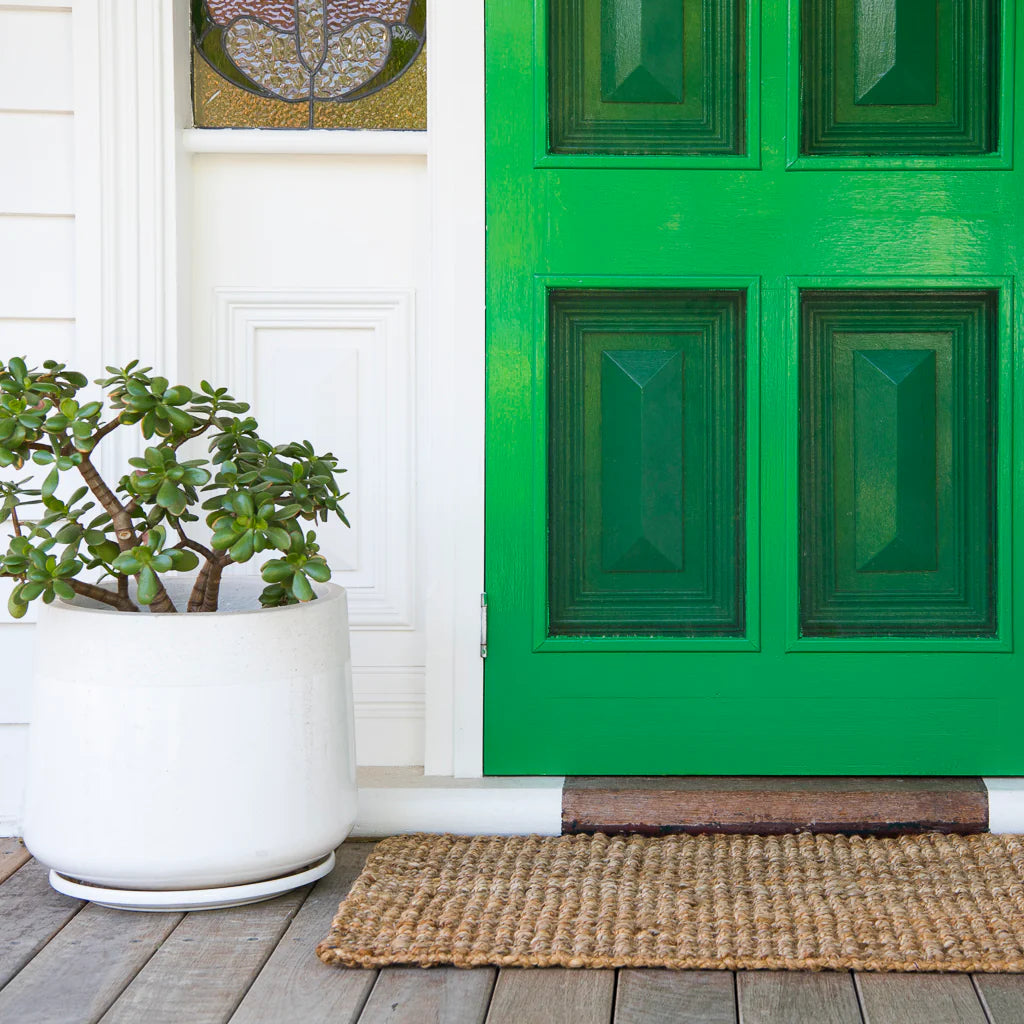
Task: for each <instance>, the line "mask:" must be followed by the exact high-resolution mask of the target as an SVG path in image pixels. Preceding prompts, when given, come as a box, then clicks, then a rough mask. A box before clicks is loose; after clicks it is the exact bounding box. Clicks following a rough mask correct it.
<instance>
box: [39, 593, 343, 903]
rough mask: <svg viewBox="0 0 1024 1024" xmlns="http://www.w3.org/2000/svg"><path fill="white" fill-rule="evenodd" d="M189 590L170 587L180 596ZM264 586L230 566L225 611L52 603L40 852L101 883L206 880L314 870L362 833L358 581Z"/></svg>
mask: <svg viewBox="0 0 1024 1024" xmlns="http://www.w3.org/2000/svg"><path fill="white" fill-rule="evenodd" d="M187 586H188V581H184V580H183V581H180V582H178V583H177V585H176V586H175V584H174V583H172V584H171V585H170V586H169V587H168V590H169V591H171V596H172V598H174V599H175V603H176V604H177V605H178V607H179V608H180V607H183V606H184V602H185V597H184V594H185V593H187ZM263 586H264V584H263V583H262V582H260V581H259V580H249V579H244V578H234V579H227V578H226V579H225V580H224V583H223V586H222V591H221V602H220V607H221V610H220V611H218V612H215V613H207V614H202V613H192V614H177V615H157V614H151V613H148V612H142V613H139V614H133V613H124V612H116V611H112V610H107V609H104V608H103V607H102V606H100V605H96V604H92V603H91V602H78V601H76V602H74V603H67V602H55V603H54V604H53V605H51V606H49V607H43V608H42V609H41V611H40V615H39V625H38V627H37V633H36V673H35V693H34V698H33V711H32V726H31V731H30V742H29V780H28V791H27V796H26V810H25V843H26V845H27V846H28V848H29V850H30V851H31V852H32V854H33V855H34V856H35V857H36V858H37V859H38V860H40V861H42V863H44V864H46V865H48V866H49V867H50V868H52V869H54V870H55V871H57V872H59V873H60V874H61V875H64V876H67V877H68V878H71V879H77V880H80V881H83V882H85V883H88V884H89V885H93V886H103V887H108V888H111V889H119V890H121V889H123V890H203V889H212V888H214V887H225V886H228V887H230V886H237V885H242V884H245V883H253V882H258V881H261V880H267V879H270V880H273V879H279V878H280V877H281V876H287V875H289V874H290V873H294V872H298V871H301V870H302V869H303V868H308V866H309V865H311V864H314V863H316V862H318V861H322V860H323V859H324V858H325V856H327V855H328V854H329V853H330V851H332V850H333V849H334V848H335V847H336V846H337V845H338V844H339V843H340V842H341V841H342V840H343V839H344V838H345V837H346V836H347V835H348V833H349V831H350V829H351V827H352V824H353V822H354V820H355V814H356V780H355V742H354V735H353V720H352V683H351V661H350V655H349V638H348V615H347V607H346V600H345V592H344V590H342V589H341V588H340V587H336V586H330V585H329V586H326V587H322V588H318V592H319V594H320V596H319V599H318V600H316V601H312V602H310V603H308V604H304V605H295V606H290V607H287V608H275V609H260V608H259V602H258V594H259V592H260V591H261V590H262V588H263ZM175 591H176V592H175ZM55 884H57V883H56V882H55ZM58 887H59V886H58ZM287 887H288V886H285V888H287ZM271 888H272V887H271ZM276 891H282V890H281V888H280V886H279V887H278V889H277V890H276ZM269 894H272V893H269V892H268V893H260V895H264V896H265V895H269ZM98 902H104V900H98ZM106 902H111V903H112V905H122V904H120V903H118V901H116V900H113V901H111V900H107V901H106ZM158 902H159V901H158ZM186 902H187V901H186ZM219 902H220V905H224V903H230V902H232V900H231V899H230V898H229V897H225V898H224V899H222V900H220V901H219ZM236 902H237V901H236ZM130 903H131V900H126V901H124V903H123V905H130ZM145 903H146V901H145V900H137V901H136V904H137V905H139V906H143V905H144V904H145ZM169 903H170V904H173V900H167V899H165V900H163V905H168V904H169ZM201 904H202V900H201V899H200V900H198V901H196V902H195V905H201ZM180 905H184V903H182V904H180Z"/></svg>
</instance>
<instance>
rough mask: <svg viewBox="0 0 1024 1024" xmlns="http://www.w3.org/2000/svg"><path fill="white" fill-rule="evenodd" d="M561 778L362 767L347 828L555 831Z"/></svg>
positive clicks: (377, 832)
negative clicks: (462, 776)
mask: <svg viewBox="0 0 1024 1024" xmlns="http://www.w3.org/2000/svg"><path fill="white" fill-rule="evenodd" d="M564 783H565V779H564V778H562V777H555V776H551V777H529V776H492V777H490V778H480V779H453V778H447V777H431V776H424V774H423V772H422V771H421V770H420V769H417V768H370V769H366V768H362V769H360V771H359V809H358V811H357V813H356V824H355V827H354V828H353V830H352V834H353V835H354V836H374V837H376V836H390V835H402V834H408V833H411V832H452V833H454V834H456V835H477V834H484V835H506V836H508V835H548V836H557V835H560V834H561V831H562V787H563V785H564Z"/></svg>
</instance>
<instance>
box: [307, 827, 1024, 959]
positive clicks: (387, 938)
mask: <svg viewBox="0 0 1024 1024" xmlns="http://www.w3.org/2000/svg"><path fill="white" fill-rule="evenodd" d="M1022 838H1024V837H1020V836H998V835H973V836H946V835H938V834H935V833H931V834H927V835H921V836H902V837H899V838H895V839H881V838H860V837H847V836H839V835H787V836H743V835H701V836H685V835H680V836H667V837H664V838H656V839H655V838H647V837H643V836H616V837H608V836H603V835H597V836H585V835H573V836H557V837H552V838H547V837H539V836H526V837H514V838H504V837H475V838H466V837H459V836H450V835H444V836H425V835H420V836H404V837H399V838H394V839H386V840H384V841H383V842H381V843H380V844H379V845H378V846H377V848H376V850H375V851H374V852H373V853H372V854H371V856H370V857H369V859H368V860H367V863H366V867H365V869H364V870H363V873H362V875H360V877H359V878H358V879H357V881H356V883H355V885H354V887H353V888H352V891H351V893H350V894H349V896H348V897H347V898H346V899H345V900H344V901H343V902H342V904H341V906H340V907H339V909H338V914H337V916H336V917H335V919H334V922H333V925H332V927H331V932H330V935H329V936H328V937H327V939H325V940H324V941H323V942H322V943H321V944H320V945H319V946H318V947H317V953H318V955H319V956H320V958H321V959H322V960H324V961H325V962H327V963H331V964H339V965H343V966H360V967H383V966H385V965H388V964H420V965H422V966H430V965H434V964H454V965H455V966H457V967H477V966H482V965H485V964H494V965H498V966H517V967H528V966H534V967H676V968H721V969H738V968H746V969H749V968H775V969H780V968H781V969H792V970H807V969H812V970H817V969H826V968H831V969H843V968H856V969H858V970H862V971H983V972H1010V971H1012V972H1022V971H1024V843H1022Z"/></svg>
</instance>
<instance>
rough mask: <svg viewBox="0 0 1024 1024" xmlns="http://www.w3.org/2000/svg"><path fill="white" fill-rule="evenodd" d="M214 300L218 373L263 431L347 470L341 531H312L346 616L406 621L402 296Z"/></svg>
mask: <svg viewBox="0 0 1024 1024" xmlns="http://www.w3.org/2000/svg"><path fill="white" fill-rule="evenodd" d="M216 307H217V319H218V330H217V335H216V337H217V342H216V350H217V352H218V356H219V365H218V371H219V372H218V374H217V377H218V380H221V381H223V382H225V383H226V384H228V385H229V386H230V387H232V388H233V389H234V393H236V394H244V395H247V396H249V400H250V401H251V402H252V405H253V409H254V410H256V411H257V414H258V415H257V418H258V419H259V421H260V425H261V427H262V429H263V431H264V436H266V437H267V438H268V439H270V440H272V441H277V442H280V441H286V440H289V439H302V440H308V441H311V442H312V443H313V444H314V445H315V446H316V447H317V448H319V449H321V450H325V451H332V452H333V453H334V454H335V455H336V456H338V458H339V460H340V464H341V465H342V466H343V467H345V469H346V472H345V474H344V475H343V476H342V477H341V479H340V483H341V486H342V488H343V490H344V491H348V492H350V493H349V497H348V498H346V499H345V502H344V508H345V512H346V515H347V517H348V519H349V522H350V523H351V524H352V525H351V528H346V527H345V526H344V525H343V524H341V523H338V522H336V521H335V522H331V523H327V524H323V525H322V526H320V527H318V529H317V535H318V538H319V540H320V543H321V547H322V550H323V553H324V555H325V556H326V558H327V560H328V562H329V563H330V564H331V567H332V568H333V569H334V581H335V582H336V583H339V584H341V585H342V586H344V587H345V588H346V589H347V590H348V592H349V617H350V621H351V622H352V624H353V625H354V626H357V627H361V628H363V629H413V628H415V622H414V603H415V593H414V586H415V579H414V573H413V566H412V564H411V561H410V560H411V556H412V525H413V516H414V511H415V510H414V501H413V479H412V461H411V451H412V429H411V416H412V400H411V396H412V389H413V381H412V372H411V367H412V362H413V361H412V358H411V356H412V330H413V317H412V314H413V296H412V293H411V292H408V291H406V292H386V291H378V290H372V291H332V290H321V291H301V292H299V291H294V292H293V291H288V290H280V291H275V290H269V289H251V290H248V291H231V290H223V289H218V290H217V292H216ZM305 367H313V368H315V369H314V372H313V373H310V374H305V375H304V374H303V373H302V369H303V368H305ZM250 571H252V572H256V571H257V566H256V565H255V563H250Z"/></svg>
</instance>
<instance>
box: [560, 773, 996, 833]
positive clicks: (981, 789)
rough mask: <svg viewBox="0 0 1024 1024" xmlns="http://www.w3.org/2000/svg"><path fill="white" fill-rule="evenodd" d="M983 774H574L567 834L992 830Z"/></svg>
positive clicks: (569, 781) (565, 812)
mask: <svg viewBox="0 0 1024 1024" xmlns="http://www.w3.org/2000/svg"><path fill="white" fill-rule="evenodd" d="M988 827H989V801H988V791H987V789H986V787H985V784H984V783H983V782H982V780H981V778H980V777H977V776H963V777H955V778H954V777H935V778H917V777H892V776H888V777H869V776H864V777H856V776H844V777H806V776H749V775H747V776H739V775H736V776H698V775H680V776H644V777H641V776H628V777H627V776H624V777H600V776H569V777H568V778H566V780H565V786H564V789H563V791H562V832H563V833H594V832H606V833H620V832H638V833H642V834H644V835H665V834H669V833H675V832H689V833H698V832H723V833H738V832H745V833H751V834H754V835H779V834H784V833H788V832H839V833H844V834H850V835H854V834H857V835H910V834H915V833H920V832H930V831H937V832H959V833H973V832H986V831H988Z"/></svg>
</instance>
